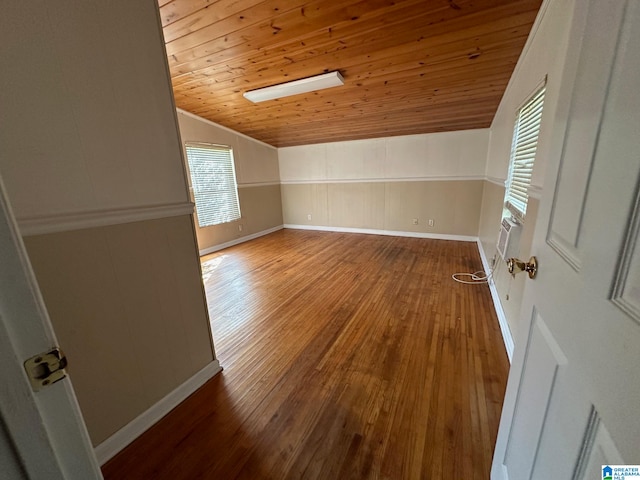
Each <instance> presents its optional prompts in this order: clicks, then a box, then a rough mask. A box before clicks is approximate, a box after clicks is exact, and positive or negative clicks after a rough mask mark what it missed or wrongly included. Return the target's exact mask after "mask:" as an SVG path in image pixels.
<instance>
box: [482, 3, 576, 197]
mask: <svg viewBox="0 0 640 480" xmlns="http://www.w3.org/2000/svg"><path fill="white" fill-rule="evenodd" d="M572 4H573V1H572V0H553V1H545V2H544V3H543V5H542V7H541V10H540V13H539V14H538V20H537V21H536V24H535V25H534V27H533V29H532V31H531V34H530V36H529V40H528V41H527V44H526V45H525V48H524V50H523V52H522V55H521V56H520V59H519V60H518V64H517V66H516V68H515V70H514V72H513V75H512V77H511V79H510V81H509V84H508V86H507V89H506V91H505V93H504V95H503V97H502V100H501V102H500V105H499V106H498V110H497V111H496V115H495V117H494V119H493V122H492V123H491V140H490V142H489V151H488V155H487V168H486V174H487V176H488V177H489V178H492V179H499V180H502V181H504V180H506V178H507V176H508V173H509V158H510V154H511V142H512V139H513V126H514V123H515V120H516V114H517V111H518V109H519V108H520V107H521V106H522V104H523V103H524V102H525V101H526V100H527V99H529V97H530V96H531V95H532V94H533V93H534V91H535V90H536V88H537V86H538V85H539V84H540V83H541V82H542V81H543V80H544V78H545V76H546V77H547V89H546V93H545V101H544V110H543V114H542V125H541V130H540V138H539V143H538V149H537V152H536V161H535V164H534V170H533V179H532V181H531V184H532V185H533V187H534V188H533V190H534V192H537V193H538V194H539V192H540V189H541V188H542V187H543V183H544V174H545V167H546V159H547V156H548V151H549V139H550V132H552V131H553V122H554V120H555V111H556V105H557V103H558V94H559V88H560V76H561V74H562V67H563V65H564V60H565V56H564V55H565V51H566V47H567V45H566V44H567V36H568V28H569V15H570V12H571V5H572Z"/></svg>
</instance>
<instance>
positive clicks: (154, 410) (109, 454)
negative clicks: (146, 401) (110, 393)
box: [95, 360, 222, 465]
mask: <svg viewBox="0 0 640 480" xmlns="http://www.w3.org/2000/svg"><path fill="white" fill-rule="evenodd" d="M221 370H222V367H221V366H220V362H218V360H214V361H213V362H211V363H210V364H209V365H207V366H206V367H204V368H203V369H202V370H200V371H199V372H198V373H196V374H195V375H194V376H193V377H191V378H190V379H188V380H187V381H186V382H184V383H183V384H182V385H180V386H179V387H178V388H176V389H175V390H174V391H172V392H171V393H169V395H167V396H166V397H164V398H163V399H162V400H160V401H159V402H158V403H156V404H155V405H153V406H152V407H151V408H149V409H148V410H146V411H145V412H143V413H142V414H141V415H139V416H138V417H136V418H135V419H134V420H133V421H131V422H129V423H128V424H127V425H125V426H124V427H122V428H121V429H120V430H118V431H117V432H116V433H114V434H113V435H111V436H110V437H109V438H107V439H106V440H105V441H104V442H102V443H101V444H100V445H98V446H97V447H96V448H95V453H96V457H97V458H98V462H99V463H100V465H104V464H105V463H106V462H107V461H109V460H110V459H111V458H113V457H114V456H115V455H116V454H117V453H118V452H120V451H121V450H122V449H124V448H125V447H126V446H127V445H129V444H130V443H131V442H133V441H134V440H135V439H136V438H138V437H139V436H140V435H142V434H143V433H144V432H145V431H146V430H148V429H149V428H150V427H152V426H153V425H154V424H155V423H156V422H157V421H158V420H160V419H161V418H162V417H164V416H165V415H166V414H167V413H169V412H170V411H171V410H173V409H174V408H175V407H176V406H178V404H179V403H180V402H182V401H184V400H185V399H186V398H187V397H188V396H189V395H191V394H192V393H193V392H195V391H196V390H197V389H198V388H200V387H201V386H202V385H204V384H205V382H206V381H207V380H209V379H210V378H212V377H213V376H214V375H216V374H217V373H219V372H220V371H221Z"/></svg>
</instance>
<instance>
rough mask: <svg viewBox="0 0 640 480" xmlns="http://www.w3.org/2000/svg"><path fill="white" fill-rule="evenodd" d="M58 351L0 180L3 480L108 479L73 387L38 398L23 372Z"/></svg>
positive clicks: (56, 387)
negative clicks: (31, 361)
mask: <svg viewBox="0 0 640 480" xmlns="http://www.w3.org/2000/svg"><path fill="white" fill-rule="evenodd" d="M54 346H56V339H55V336H54V333H53V330H52V328H51V324H50V322H49V318H48V316H47V312H46V309H45V307H44V303H43V301H42V297H41V296H40V291H39V290H38V286H37V284H36V281H35V278H34V275H33V271H32V270H31V265H30V263H29V260H28V258H27V255H26V252H25V248H24V245H23V243H22V239H21V237H20V235H19V234H18V229H17V226H16V223H15V220H14V218H13V215H12V213H11V209H10V206H9V202H8V200H7V197H6V195H5V190H4V186H3V185H2V180H1V178H0V379H1V380H0V478H2V479H3V480H14V479H24V478H28V479H32V480H36V479H38V480H40V479H42V480H62V479H78V480H91V479H101V478H102V474H101V473H100V467H99V466H98V463H97V461H96V458H95V455H94V453H93V448H92V446H91V442H90V440H89V436H88V434H87V431H86V427H85V425H84V422H83V420H82V416H81V414H80V409H79V407H78V404H77V401H76V397H75V394H74V392H73V387H72V386H71V382H70V380H69V379H68V378H66V379H63V380H60V381H58V382H56V383H53V384H51V385H50V386H48V387H45V388H44V389H42V390H40V391H38V392H34V391H33V390H32V388H31V384H30V383H29V380H28V379H27V376H26V373H25V370H24V368H23V366H22V365H23V362H24V360H26V359H28V358H30V357H33V356H35V355H38V354H40V353H43V352H47V351H48V350H49V349H50V348H51V347H54ZM62 347H64V345H63V346H62Z"/></svg>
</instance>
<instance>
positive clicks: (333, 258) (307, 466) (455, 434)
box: [103, 230, 508, 480]
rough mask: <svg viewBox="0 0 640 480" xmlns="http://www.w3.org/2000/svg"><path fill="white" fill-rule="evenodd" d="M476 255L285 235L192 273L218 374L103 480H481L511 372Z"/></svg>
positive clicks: (369, 239) (233, 251)
mask: <svg viewBox="0 0 640 480" xmlns="http://www.w3.org/2000/svg"><path fill="white" fill-rule="evenodd" d="M481 269H482V267H481V262H480V258H479V255H478V251H477V247H476V245H475V244H474V243H468V242H453V241H444V240H426V239H416V238H400V237H385V236H375V235H360V234H341V233H326V232H310V231H295V230H282V231H278V232H276V233H273V234H271V235H268V236H266V237H262V238H260V239H257V240H254V241H252V242H249V243H245V244H243V245H239V246H236V247H233V248H229V249H227V250H223V251H221V252H218V253H215V254H212V255H209V256H207V257H205V258H203V271H204V277H205V287H206V292H207V298H208V301H209V311H210V315H211V319H212V331H213V335H214V342H215V345H216V350H217V355H218V358H219V359H220V362H221V364H222V365H223V367H224V371H223V372H222V373H221V374H220V375H218V376H216V377H214V378H213V379H212V380H210V381H209V382H208V383H207V384H205V385H204V386H203V387H202V388H201V389H200V390H198V391H197V392H196V393H195V394H193V395H192V396H191V397H189V398H188V399H187V400H186V401H185V402H183V403H182V404H181V405H179V406H178V407H177V408H176V409H174V410H173V411H172V412H171V413H170V414H169V415H168V416H166V417H165V418H164V419H163V420H161V421H160V422H159V423H158V424H156V425H155V426H154V427H153V428H151V429H150V430H149V431H147V432H146V433H145V434H144V435H142V436H141V437H140V438H139V439H138V440H136V441H135V442H134V443H133V444H132V445H130V446H129V447H128V448H127V449H125V450H124V451H123V452H121V453H120V454H119V455H118V456H116V457H115V458H114V459H112V460H111V461H110V462H108V463H107V464H106V465H105V466H104V467H103V472H104V476H105V479H107V480H112V479H113V480H115V479H118V480H127V479H223V480H230V479H253V480H255V479H331V480H333V479H340V480H342V479H389V480H391V479H393V480H398V479H410V480H413V479H437V480H439V479H454V480H460V479H464V480H470V479H483V480H485V479H488V478H489V470H490V464H491V457H492V452H493V446H494V443H495V438H496V432H497V428H498V421H499V418H500V410H501V407H502V398H503V395H504V389H505V385H506V379H507V371H508V360H507V356H506V353H505V350H504V346H503V343H502V339H501V336H500V330H499V327H498V322H497V319H496V316H495V313H494V309H493V306H492V303H491V298H490V294H489V289H488V287H487V286H486V285H462V284H458V283H455V282H454V281H453V280H452V279H451V274H452V273H454V272H474V271H477V270H481Z"/></svg>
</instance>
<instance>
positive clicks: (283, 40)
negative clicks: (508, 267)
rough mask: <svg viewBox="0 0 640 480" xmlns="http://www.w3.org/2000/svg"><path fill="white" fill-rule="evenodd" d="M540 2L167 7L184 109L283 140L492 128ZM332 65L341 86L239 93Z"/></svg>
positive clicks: (191, 0) (176, 1)
mask: <svg viewBox="0 0 640 480" xmlns="http://www.w3.org/2000/svg"><path fill="white" fill-rule="evenodd" d="M540 3H541V0H518V1H508V0H459V1H447V0H420V1H418V0H407V1H392V0H377V1H355V0H342V1H337V0H322V1H320V0H318V1H308V0H306V1H289V2H278V1H275V0H264V1H257V0H219V1H217V2H207V1H205V0H173V1H171V2H168V3H166V4H165V5H164V6H163V7H162V8H161V10H160V13H161V18H162V21H163V24H164V25H165V27H164V30H165V33H166V34H167V35H168V38H172V39H173V40H172V41H168V42H167V50H168V53H169V54H168V59H169V65H170V73H171V77H172V82H173V88H174V93H175V97H176V104H177V106H178V107H180V108H182V109H184V110H186V111H189V112H191V113H194V114H197V115H200V116H202V117H204V118H207V119H209V120H211V121H214V122H216V123H220V124H221V125H224V126H226V127H229V128H232V129H234V130H237V131H240V132H242V133H244V134H247V135H249V136H252V137H254V138H257V139H258V140H262V141H264V142H266V143H270V144H272V145H274V146H285V145H294V144H295V145H300V144H305V143H319V142H329V141H339V140H346V139H359V138H375V137H381V136H389V135H404V134H408V133H406V132H410V133H411V134H413V133H429V132H434V131H447V130H460V129H463V128H486V127H487V126H489V125H490V122H491V119H492V118H493V115H494V114H495V111H496V109H497V106H498V104H499V102H500V99H501V97H502V94H503V92H504V89H505V88H506V85H507V84H508V81H509V78H510V76H511V74H512V72H513V68H514V67H515V64H516V62H517V59H518V57H519V55H520V53H521V50H522V48H523V46H524V44H525V41H526V37H527V35H528V33H529V31H530V29H531V26H532V24H533V21H534V20H535V16H536V14H537V11H538V9H539V7H540ZM240 17H243V18H240ZM474 53H479V54H480V56H479V57H477V58H475V59H470V55H472V54H474ZM333 70H339V71H340V72H341V73H342V74H343V76H344V77H345V85H344V86H342V87H336V88H331V89H327V90H323V91H319V92H312V93H310V94H302V95H296V96H292V97H288V98H283V99H280V100H275V101H268V102H264V103H260V104H252V103H251V102H249V101H247V100H246V99H245V98H243V97H242V93H243V92H245V91H248V90H252V89H255V88H260V87H263V86H269V85H274V84H278V83H282V82H286V81H291V80H297V79H300V78H304V77H307V76H312V75H317V74H320V73H324V72H325V71H333ZM412 122H413V123H412Z"/></svg>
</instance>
